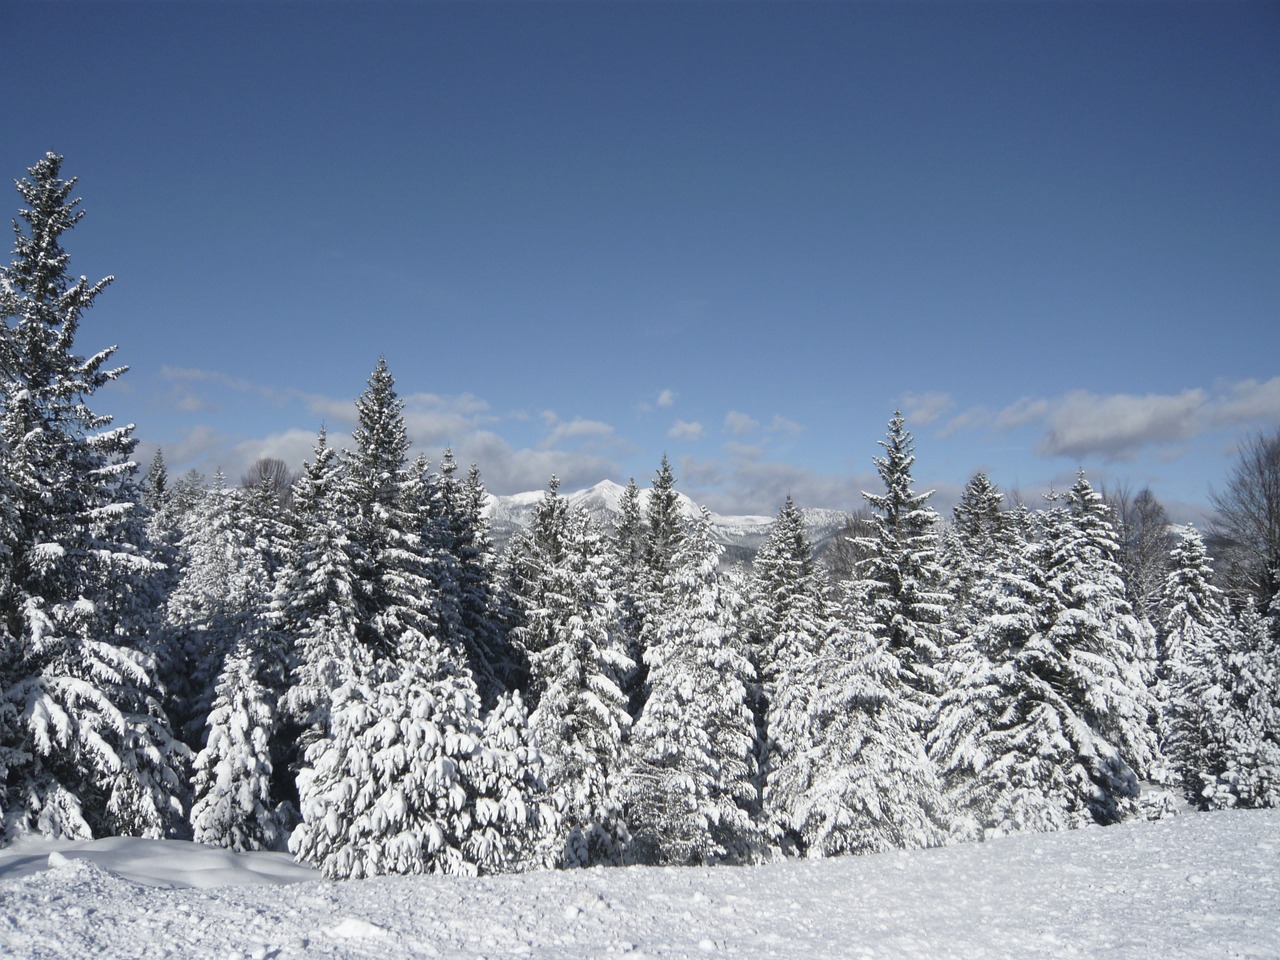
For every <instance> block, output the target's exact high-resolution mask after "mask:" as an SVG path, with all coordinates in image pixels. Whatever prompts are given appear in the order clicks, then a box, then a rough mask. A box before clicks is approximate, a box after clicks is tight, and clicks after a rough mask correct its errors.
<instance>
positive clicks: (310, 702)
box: [283, 428, 372, 750]
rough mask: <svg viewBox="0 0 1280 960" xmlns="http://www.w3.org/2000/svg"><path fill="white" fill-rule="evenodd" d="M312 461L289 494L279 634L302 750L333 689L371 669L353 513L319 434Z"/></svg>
mask: <svg viewBox="0 0 1280 960" xmlns="http://www.w3.org/2000/svg"><path fill="white" fill-rule="evenodd" d="M313 457H314V459H313V460H312V461H311V462H309V463H306V464H304V465H303V470H302V475H301V477H299V479H298V483H297V487H296V490H295V493H294V498H293V503H294V515H295V522H296V523H297V526H298V533H297V540H298V548H297V552H296V555H295V558H294V561H293V563H292V565H291V566H290V569H289V570H288V571H287V573H286V575H285V579H286V582H287V583H288V584H289V589H288V602H287V606H286V609H285V611H284V624H285V626H284V629H285V630H286V632H288V633H290V634H291V635H292V636H293V637H294V651H295V655H294V667H293V676H292V678H291V683H290V685H289V689H288V692H287V694H286V697H285V700H284V705H283V706H284V709H285V711H286V713H287V714H288V715H289V716H290V717H291V718H292V719H293V721H294V722H295V723H296V724H297V725H298V726H299V727H301V728H302V734H301V737H302V741H303V742H302V743H301V744H300V747H301V748H302V750H305V748H306V746H308V745H309V744H310V743H312V742H314V741H315V740H316V739H318V738H321V737H323V736H325V734H326V733H327V731H328V727H329V708H330V703H331V698H332V696H333V694H334V693H335V692H336V691H337V690H338V688H339V687H341V686H342V685H343V684H344V683H347V682H349V681H352V680H354V679H355V678H357V677H362V676H367V675H368V674H369V672H370V670H371V668H372V654H371V651H369V649H368V648H367V647H366V646H364V645H363V644H362V643H360V642H359V640H358V639H357V628H356V625H357V622H358V616H359V611H358V609H357V607H356V593H357V589H356V584H355V579H356V570H357V568H358V566H359V564H360V560H361V559H362V557H361V556H360V555H359V553H358V546H357V544H355V543H354V542H353V540H352V536H351V530H350V523H351V520H352V517H353V513H354V510H353V507H352V505H351V504H350V503H348V502H347V501H346V500H345V499H344V496H345V492H346V487H345V486H344V484H343V479H342V474H341V462H340V460H339V458H338V453H337V451H336V450H335V449H334V448H333V447H331V446H329V442H328V433H327V431H325V430H324V429H323V428H322V429H321V430H320V434H319V436H318V437H317V438H316V444H315V447H314V450H313Z"/></svg>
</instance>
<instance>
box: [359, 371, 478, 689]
mask: <svg viewBox="0 0 1280 960" xmlns="http://www.w3.org/2000/svg"><path fill="white" fill-rule="evenodd" d="M356 414H357V418H358V423H357V425H356V429H355V430H354V431H353V432H352V448H351V449H350V450H349V451H348V452H347V456H346V457H345V458H344V461H343V472H342V485H343V493H342V497H343V499H344V501H345V502H346V503H349V504H350V505H351V513H352V515H351V520H350V527H351V533H350V536H351V540H352V541H353V543H354V544H355V545H356V550H355V553H354V556H355V558H356V560H357V562H358V563H359V566H358V567H357V569H356V577H355V580H354V585H355V587H356V590H357V596H356V607H357V611H358V617H357V621H356V630H357V635H358V636H359V638H360V641H361V643H363V644H364V645H365V646H366V647H367V648H368V649H369V652H370V654H371V655H372V656H373V657H374V659H375V660H382V659H388V658H390V659H394V658H395V657H396V656H398V655H408V653H409V650H410V648H419V649H421V650H422V652H423V653H424V654H426V653H430V654H431V655H432V656H433V657H434V658H435V659H436V660H437V661H438V660H439V659H440V655H441V654H443V648H442V647H441V646H440V645H439V643H438V641H439V640H440V638H439V637H438V636H437V635H436V633H437V628H438V624H437V623H435V622H434V616H433V614H434V613H435V599H436V598H435V595H434V591H433V590H432V584H431V576H430V570H429V568H428V558H427V557H425V556H424V555H423V551H422V538H421V517H420V515H419V508H420V506H421V504H420V502H419V500H418V499H416V494H417V493H418V492H419V491H418V489H417V484H418V483H419V482H420V481H421V476H420V475H419V476H417V477H412V476H411V475H410V474H411V471H410V468H409V462H408V453H409V438H408V435H407V434H406V432H405V426H404V403H403V401H401V400H400V398H399V396H398V395H397V393H396V389H395V379H394V378H393V377H392V375H391V371H390V369H389V368H388V366H387V361H386V358H385V357H384V358H379V360H378V364H377V366H376V367H375V368H374V371H373V373H372V374H371V375H370V377H369V383H368V386H367V388H366V389H365V392H364V393H363V394H362V395H361V396H360V397H359V399H357V400H356ZM453 666H454V665H453V664H450V669H452V667H453ZM444 667H445V664H443V663H440V662H437V663H434V664H432V666H431V668H430V669H429V670H428V673H429V674H430V673H433V672H435V671H436V670H439V669H443V668H444Z"/></svg>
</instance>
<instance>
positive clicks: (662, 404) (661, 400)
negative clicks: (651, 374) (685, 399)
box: [658, 390, 676, 410]
mask: <svg viewBox="0 0 1280 960" xmlns="http://www.w3.org/2000/svg"><path fill="white" fill-rule="evenodd" d="M675 403H676V392H675V391H674V390H663V391H662V392H661V393H660V394H658V407H659V408H660V409H663V410H665V409H668V408H670V407H673V406H675Z"/></svg>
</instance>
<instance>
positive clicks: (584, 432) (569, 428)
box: [538, 417, 613, 450]
mask: <svg viewBox="0 0 1280 960" xmlns="http://www.w3.org/2000/svg"><path fill="white" fill-rule="evenodd" d="M612 436H613V427H611V426H609V424H607V423H602V422H601V421H599V420H584V419H582V418H581V417H575V418H574V419H573V420H568V421H566V422H564V423H557V424H556V425H555V426H554V427H553V428H552V430H551V432H550V433H549V434H547V436H546V437H544V438H543V440H542V442H541V443H539V444H538V446H539V447H540V448H542V449H544V450H546V449H550V448H552V447H555V446H558V445H559V444H561V443H564V442H566V441H573V440H582V439H587V438H595V439H598V440H607V439H609V438H611V437H612Z"/></svg>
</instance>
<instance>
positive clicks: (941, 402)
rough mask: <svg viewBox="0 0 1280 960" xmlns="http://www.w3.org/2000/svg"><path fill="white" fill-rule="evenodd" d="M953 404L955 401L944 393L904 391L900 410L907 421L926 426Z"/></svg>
mask: <svg viewBox="0 0 1280 960" xmlns="http://www.w3.org/2000/svg"><path fill="white" fill-rule="evenodd" d="M954 406H955V401H954V400H952V399H951V397H950V396H949V395H947V394H945V393H938V392H936V391H929V392H927V393H905V394H903V396H902V412H903V413H904V414H905V415H906V418H907V423H908V424H914V425H916V426H922V427H923V426H926V425H928V424H930V423H933V421H935V420H937V419H938V418H939V417H941V416H942V415H943V414H944V413H946V412H947V411H948V410H950V409H951V408H952V407H954Z"/></svg>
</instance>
